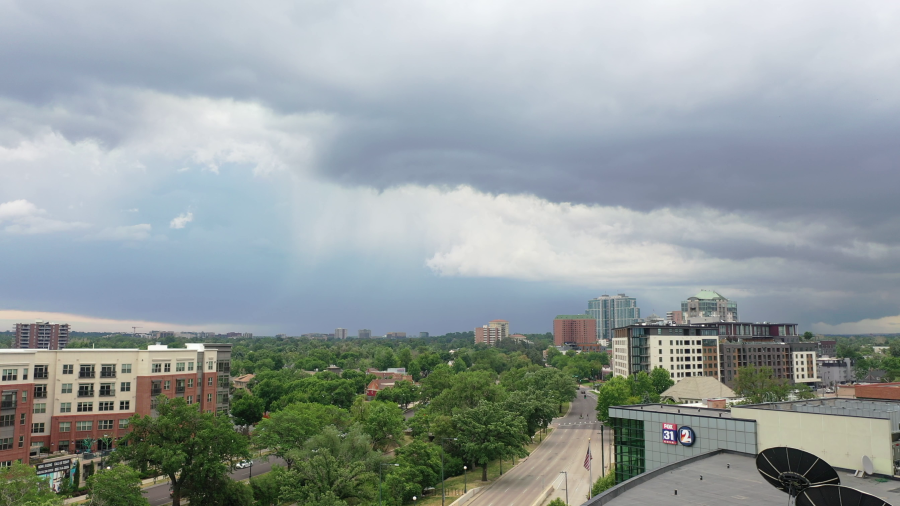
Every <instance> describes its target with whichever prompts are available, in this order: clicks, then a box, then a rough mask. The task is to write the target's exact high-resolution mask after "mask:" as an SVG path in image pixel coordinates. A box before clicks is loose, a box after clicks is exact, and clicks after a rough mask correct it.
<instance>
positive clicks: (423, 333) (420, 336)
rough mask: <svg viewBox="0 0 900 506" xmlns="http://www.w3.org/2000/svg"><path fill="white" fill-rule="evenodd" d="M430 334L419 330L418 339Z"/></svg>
mask: <svg viewBox="0 0 900 506" xmlns="http://www.w3.org/2000/svg"><path fill="white" fill-rule="evenodd" d="M430 336H431V334H429V333H428V332H419V339H425V338H427V337H430Z"/></svg>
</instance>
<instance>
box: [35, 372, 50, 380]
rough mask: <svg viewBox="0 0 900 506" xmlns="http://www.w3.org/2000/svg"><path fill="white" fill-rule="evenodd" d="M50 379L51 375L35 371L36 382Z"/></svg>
mask: <svg viewBox="0 0 900 506" xmlns="http://www.w3.org/2000/svg"><path fill="white" fill-rule="evenodd" d="M49 377H50V374H49V373H47V371H43V372H41V371H35V372H34V379H36V380H45V379H47V378H49Z"/></svg>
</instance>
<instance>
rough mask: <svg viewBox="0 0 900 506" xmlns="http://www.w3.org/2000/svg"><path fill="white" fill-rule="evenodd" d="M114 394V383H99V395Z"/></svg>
mask: <svg viewBox="0 0 900 506" xmlns="http://www.w3.org/2000/svg"><path fill="white" fill-rule="evenodd" d="M114 395H116V384H115V383H100V397H112V396H114Z"/></svg>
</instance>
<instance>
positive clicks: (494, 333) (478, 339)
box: [475, 320, 509, 346]
mask: <svg viewBox="0 0 900 506" xmlns="http://www.w3.org/2000/svg"><path fill="white" fill-rule="evenodd" d="M507 338H509V322H508V321H506V320H491V321H490V322H488V324H487V325H482V326H481V327H476V328H475V343H484V344H487V345H488V346H494V345H495V344H497V343H499V342H500V341H502V340H504V339H507Z"/></svg>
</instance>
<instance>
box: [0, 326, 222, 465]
mask: <svg viewBox="0 0 900 506" xmlns="http://www.w3.org/2000/svg"><path fill="white" fill-rule="evenodd" d="M0 370H2V372H3V374H2V376H0V390H2V399H0V421H2V422H3V423H2V424H0V426H2V433H0V443H2V444H0V466H2V467H5V466H8V465H9V464H10V462H12V461H14V460H20V459H21V460H23V461H25V462H28V457H29V455H30V454H32V453H34V452H36V451H37V450H38V449H39V448H42V447H44V448H50V450H51V451H54V452H55V451H59V450H65V451H69V452H72V453H74V452H76V451H79V450H88V449H90V450H108V449H110V448H107V447H104V446H103V445H104V443H103V442H102V441H100V440H99V439H100V438H101V437H103V436H107V435H108V436H111V437H112V440H113V441H118V440H119V439H120V438H121V437H122V436H124V435H125V434H126V433H127V432H128V430H129V427H128V419H129V418H130V417H131V416H133V415H134V414H140V415H155V414H156V406H157V403H158V400H157V397H158V396H160V395H165V396H166V397H169V398H173V397H182V398H184V399H185V401H186V402H187V403H188V404H197V405H199V407H200V409H201V410H203V411H206V412H208V413H227V412H228V406H229V403H230V400H229V389H230V387H231V381H230V370H231V345H230V344H201V343H188V344H187V345H186V348H168V347H167V346H165V345H151V346H148V347H147V349H146V350H138V349H93V348H75V349H66V350H42V349H29V350H21V349H20V350H0ZM6 422H10V423H6ZM88 441H93V442H92V443H90V444H91V445H92V446H91V448H87V447H85V446H84V445H85V443H86V442H88Z"/></svg>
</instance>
